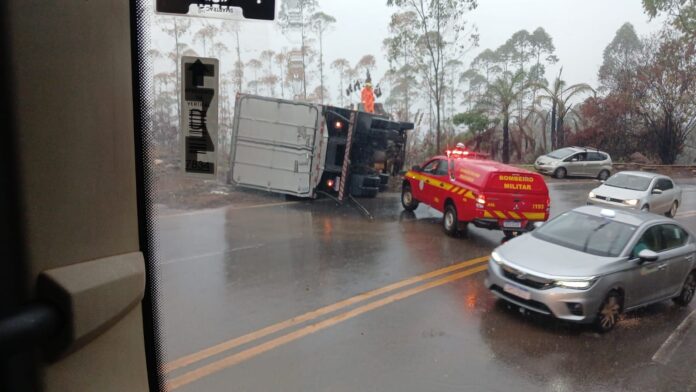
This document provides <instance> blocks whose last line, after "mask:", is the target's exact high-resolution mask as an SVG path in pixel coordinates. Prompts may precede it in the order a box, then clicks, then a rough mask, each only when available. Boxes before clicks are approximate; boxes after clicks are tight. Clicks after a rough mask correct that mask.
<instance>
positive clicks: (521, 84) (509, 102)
mask: <svg viewBox="0 0 696 392" xmlns="http://www.w3.org/2000/svg"><path fill="white" fill-rule="evenodd" d="M530 87H531V84H530V83H529V81H528V80H527V76H526V74H525V72H524V71H522V70H519V71H517V72H515V73H512V72H509V71H508V72H504V73H503V74H502V75H500V76H499V77H497V78H496V79H495V80H494V81H493V82H491V84H490V85H489V86H488V91H487V92H486V97H485V98H484V100H483V104H484V105H485V106H486V107H487V108H489V109H490V110H492V111H494V112H496V113H497V114H498V116H500V117H501V120H502V124H503V162H504V163H508V162H510V114H511V112H512V111H513V110H514V106H515V103H516V102H517V101H518V100H519V99H520V98H521V97H522V96H524V94H525V93H526V92H527V90H528V89H529V88H530Z"/></svg>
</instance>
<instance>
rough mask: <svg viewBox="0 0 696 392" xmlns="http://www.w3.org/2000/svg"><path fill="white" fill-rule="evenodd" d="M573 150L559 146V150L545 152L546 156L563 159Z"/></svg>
mask: <svg viewBox="0 0 696 392" xmlns="http://www.w3.org/2000/svg"><path fill="white" fill-rule="evenodd" d="M574 152H575V150H573V149H572V148H561V149H560V150H556V151H552V152H550V153H548V154H546V156H547V157H550V158H554V159H563V158H567V157H568V156H570V154H572V153H574Z"/></svg>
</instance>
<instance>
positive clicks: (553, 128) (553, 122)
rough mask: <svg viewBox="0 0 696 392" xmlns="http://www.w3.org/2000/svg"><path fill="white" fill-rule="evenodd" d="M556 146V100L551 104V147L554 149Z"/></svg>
mask: <svg viewBox="0 0 696 392" xmlns="http://www.w3.org/2000/svg"><path fill="white" fill-rule="evenodd" d="M557 146H558V140H557V138H556V102H554V103H553V105H552V106H551V149H552V150H555V149H556V147H557Z"/></svg>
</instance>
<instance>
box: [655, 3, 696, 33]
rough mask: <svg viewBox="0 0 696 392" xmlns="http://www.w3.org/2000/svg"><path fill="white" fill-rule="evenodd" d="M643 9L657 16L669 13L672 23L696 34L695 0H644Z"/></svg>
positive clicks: (680, 29)
mask: <svg viewBox="0 0 696 392" xmlns="http://www.w3.org/2000/svg"><path fill="white" fill-rule="evenodd" d="M643 9H644V10H645V12H646V13H647V14H648V16H650V18H651V19H652V18H655V17H657V16H658V15H663V14H664V15H667V16H668V17H669V18H671V23H672V25H673V26H674V27H675V28H676V29H677V30H679V31H681V32H682V33H684V34H687V35H690V36H693V35H694V34H696V3H694V1H693V0H643Z"/></svg>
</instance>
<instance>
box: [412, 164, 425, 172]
mask: <svg viewBox="0 0 696 392" xmlns="http://www.w3.org/2000/svg"><path fill="white" fill-rule="evenodd" d="M411 170H413V171H414V172H416V173H420V172H422V171H423V168H422V167H420V166H418V165H413V167H412V168H411Z"/></svg>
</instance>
